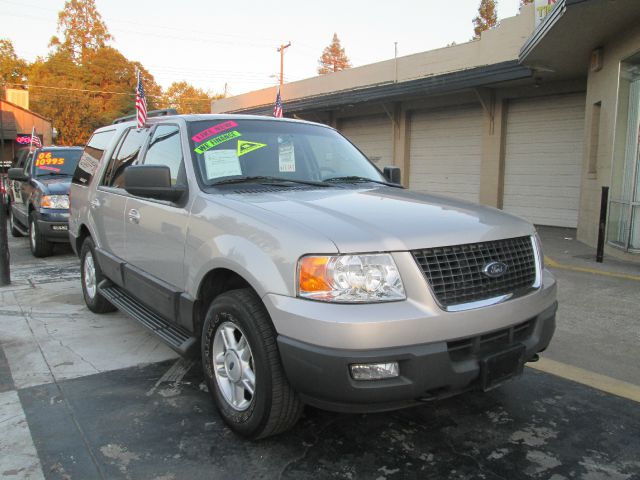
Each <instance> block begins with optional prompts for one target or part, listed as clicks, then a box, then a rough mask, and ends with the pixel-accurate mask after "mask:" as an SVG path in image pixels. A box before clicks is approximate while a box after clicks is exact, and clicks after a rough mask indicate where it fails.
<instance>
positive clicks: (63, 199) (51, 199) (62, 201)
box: [40, 195, 69, 209]
mask: <svg viewBox="0 0 640 480" xmlns="http://www.w3.org/2000/svg"><path fill="white" fill-rule="evenodd" d="M40 206H41V207H43V208H60V209H63V208H64V209H68V208H69V196H68V195H43V196H42V198H41V199H40Z"/></svg>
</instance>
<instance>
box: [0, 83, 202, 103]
mask: <svg viewBox="0 0 640 480" xmlns="http://www.w3.org/2000/svg"><path fill="white" fill-rule="evenodd" d="M6 85H12V86H16V87H24V88H28V89H31V88H44V89H49V90H63V91H68V92H83V93H95V94H98V93H100V94H109V95H126V96H129V97H135V96H136V94H135V93H128V92H114V91H108V90H92V89H89V88H73V87H52V86H49V85H33V84H27V83H6ZM147 97H150V98H162V96H161V95H147ZM180 100H193V101H202V102H204V101H211V100H210V99H205V98H198V97H185V98H181V99H180Z"/></svg>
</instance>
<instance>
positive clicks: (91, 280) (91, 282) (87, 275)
mask: <svg viewBox="0 0 640 480" xmlns="http://www.w3.org/2000/svg"><path fill="white" fill-rule="evenodd" d="M84 289H85V291H86V292H87V295H88V296H89V298H91V299H93V298H94V297H95V296H96V266H95V264H94V263H93V255H92V254H91V252H87V254H86V255H85V257H84Z"/></svg>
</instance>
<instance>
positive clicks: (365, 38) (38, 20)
mask: <svg viewBox="0 0 640 480" xmlns="http://www.w3.org/2000/svg"><path fill="white" fill-rule="evenodd" d="M64 3H65V2H64V0H0V25H2V28H1V29H0V38H8V39H9V40H11V41H12V42H13V45H14V48H15V50H16V53H17V54H18V55H19V56H20V57H22V58H25V59H27V60H28V61H33V60H34V59H35V58H36V57H37V56H46V55H47V54H48V52H49V48H48V44H49V40H50V39H51V37H52V36H53V35H55V34H56V33H57V32H56V25H57V14H58V12H59V11H60V10H62V8H63V7H64ZM519 3H520V2H519V0H498V18H499V19H502V18H506V17H511V16H514V15H516V14H517V13H518V5H519ZM479 4H480V0H413V1H408V0H395V1H393V2H390V1H381V0H369V1H362V0H322V1H308V0H307V1H306V2H305V1H304V0H295V1H294V0H283V1H278V0H272V1H269V2H266V1H255V0H244V1H242V0H241V1H234V2H224V1H221V2H212V1H203V0H199V1H197V0H180V1H170V2H169V1H166V0H96V6H97V8H98V11H99V12H100V14H101V15H102V17H103V20H104V21H105V23H106V25H107V28H108V30H109V32H110V33H111V34H112V35H113V37H114V40H113V41H112V42H111V43H110V45H111V46H113V47H115V48H117V49H118V50H120V51H121V52H122V53H123V54H124V55H125V57H127V58H128V59H129V60H132V61H139V62H141V63H142V64H143V65H144V66H145V68H147V70H149V71H150V72H151V74H153V76H154V78H155V80H156V82H158V83H159V84H160V85H161V86H162V87H163V88H166V87H168V86H169V85H170V84H171V83H172V82H174V81H180V80H186V81H187V82H189V83H191V84H192V85H194V86H196V87H198V88H202V89H204V90H205V91H210V92H212V93H222V92H223V91H224V88H225V83H226V84H227V91H228V94H229V95H238V94H240V93H244V92H248V91H252V90H257V89H260V88H265V87H269V86H272V85H275V84H277V83H278V75H279V71H280V54H279V53H278V52H277V47H278V46H279V45H281V44H286V43H287V42H289V41H290V42H291V47H289V48H287V49H286V50H285V66H284V78H285V82H290V81H295V80H300V79H303V78H308V77H313V76H315V75H317V72H316V69H317V66H318V58H319V57H320V55H321V54H322V50H323V49H324V47H326V46H327V45H329V43H330V42H331V39H332V37H333V34H334V32H335V33H337V34H338V37H339V38H340V41H341V43H342V46H343V47H344V49H345V51H346V54H347V56H348V57H349V59H350V60H351V63H352V66H360V65H366V64H368V63H374V62H378V61H382V60H388V59H390V58H393V56H394V42H397V44H398V56H404V55H409V54H413V53H418V52H423V51H426V50H432V49H434V48H439V47H444V46H446V45H447V44H449V43H451V42H453V41H455V42H456V43H463V42H466V41H469V39H470V38H471V37H472V35H473V24H472V19H473V17H475V16H476V15H477V10H478V5H479ZM34 80H35V79H31V81H32V82H33V83H35V82H34Z"/></svg>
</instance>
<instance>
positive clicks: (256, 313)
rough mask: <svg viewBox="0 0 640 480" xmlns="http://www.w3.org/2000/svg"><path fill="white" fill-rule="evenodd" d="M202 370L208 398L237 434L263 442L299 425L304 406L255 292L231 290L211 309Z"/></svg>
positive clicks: (204, 338) (204, 334) (206, 325)
mask: <svg viewBox="0 0 640 480" xmlns="http://www.w3.org/2000/svg"><path fill="white" fill-rule="evenodd" d="M202 365H203V367H204V373H205V377H206V380H207V384H208V387H209V392H211V395H212V396H213V400H214V402H215V404H216V406H217V407H218V410H219V412H220V414H221V416H222V418H223V420H224V421H225V422H226V423H227V425H229V427H230V428H231V429H232V430H233V431H235V432H236V433H238V434H240V435H242V436H244V437H248V438H252V439H258V438H264V437H268V436H270V435H275V434H277V433H280V432H283V431H285V430H287V429H289V428H291V427H292V426H293V425H294V424H295V423H296V422H297V421H298V418H299V417H300V414H301V413H302V403H301V402H300V400H299V399H298V396H297V395H296V393H295V391H294V390H293V389H292V388H291V386H290V385H289V382H288V381H287V378H286V376H285V374H284V370H283V368H282V364H281V362H280V355H279V353H278V346H277V343H276V333H275V331H274V328H273V325H272V323H271V320H270V318H269V314H268V312H267V310H266V308H265V307H264V305H263V303H262V302H261V301H260V298H259V297H258V296H257V295H256V294H255V292H253V290H250V289H242V290H231V291H228V292H225V293H223V294H221V295H220V296H218V297H217V298H216V299H215V300H214V301H213V302H212V303H211V306H210V307H209V310H208V311H207V315H206V319H205V324H204V328H203V332H202Z"/></svg>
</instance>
